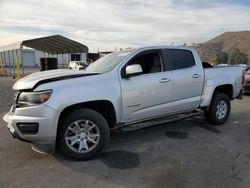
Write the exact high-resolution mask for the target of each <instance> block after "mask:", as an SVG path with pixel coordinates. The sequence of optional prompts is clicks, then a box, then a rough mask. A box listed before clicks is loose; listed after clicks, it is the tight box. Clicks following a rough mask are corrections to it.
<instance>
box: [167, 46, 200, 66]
mask: <svg viewBox="0 0 250 188" xmlns="http://www.w3.org/2000/svg"><path fill="white" fill-rule="evenodd" d="M169 54H170V56H171V59H172V64H173V65H172V68H173V70H177V69H184V68H188V67H192V66H194V65H195V61H194V57H193V54H192V52H190V51H189V50H175V49H169Z"/></svg>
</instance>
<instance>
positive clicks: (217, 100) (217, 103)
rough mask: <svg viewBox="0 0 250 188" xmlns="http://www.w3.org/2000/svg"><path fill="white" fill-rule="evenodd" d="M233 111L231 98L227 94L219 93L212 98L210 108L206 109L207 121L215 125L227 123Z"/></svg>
mask: <svg viewBox="0 0 250 188" xmlns="http://www.w3.org/2000/svg"><path fill="white" fill-rule="evenodd" d="M230 111H231V104H230V99H229V97H228V96H227V95H225V94H222V93H218V94H215V96H214V97H213V99H212V102H211V105H210V107H209V109H208V110H207V111H206V110H205V111H204V115H205V118H206V120H207V122H209V123H211V124H213V125H221V124H223V123H225V121H226V120H227V119H228V116H229V114H230Z"/></svg>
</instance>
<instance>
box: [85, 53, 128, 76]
mask: <svg viewBox="0 0 250 188" xmlns="http://www.w3.org/2000/svg"><path fill="white" fill-rule="evenodd" d="M130 52H131V50H127V51H121V52H115V53H111V54H108V55H106V56H104V57H102V58H100V59H98V60H97V61H95V62H93V63H91V64H90V65H89V66H88V67H87V68H86V69H85V71H87V72H95V73H104V72H109V71H111V70H112V69H113V68H115V67H116V66H117V65H118V64H119V63H121V62H122V60H124V59H125V57H127V55H128V54H129V53H130Z"/></svg>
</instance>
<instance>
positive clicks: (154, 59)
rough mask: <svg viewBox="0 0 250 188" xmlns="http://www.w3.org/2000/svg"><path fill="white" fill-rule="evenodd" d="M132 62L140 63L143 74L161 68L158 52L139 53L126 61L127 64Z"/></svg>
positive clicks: (158, 70)
mask: <svg viewBox="0 0 250 188" xmlns="http://www.w3.org/2000/svg"><path fill="white" fill-rule="evenodd" d="M133 64H139V65H141V67H142V71H143V74H149V73H156V72H161V71H162V70H163V67H162V59H161V56H160V53H158V52H149V53H143V54H139V55H137V56H136V57H134V58H133V59H132V60H130V62H129V63H128V65H133ZM128 65H127V66H128Z"/></svg>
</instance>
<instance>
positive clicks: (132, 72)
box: [126, 64, 143, 78]
mask: <svg viewBox="0 0 250 188" xmlns="http://www.w3.org/2000/svg"><path fill="white" fill-rule="evenodd" d="M142 72H143V71H142V68H141V65H139V64H134V65H129V66H127V67H126V77H127V78H129V77H131V76H136V75H140V74H142Z"/></svg>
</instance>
